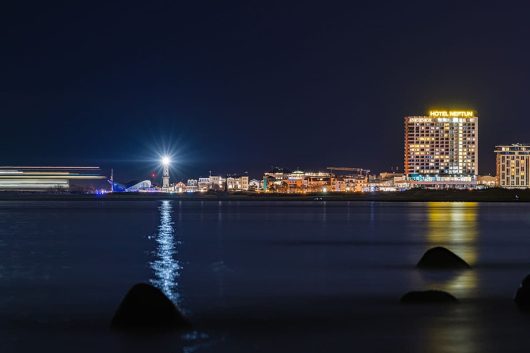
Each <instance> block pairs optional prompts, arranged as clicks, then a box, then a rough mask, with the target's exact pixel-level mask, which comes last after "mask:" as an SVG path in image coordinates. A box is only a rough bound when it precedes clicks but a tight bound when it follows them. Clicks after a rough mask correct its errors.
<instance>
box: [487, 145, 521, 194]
mask: <svg viewBox="0 0 530 353" xmlns="http://www.w3.org/2000/svg"><path fill="white" fill-rule="evenodd" d="M495 154H496V155H497V163H496V165H497V185H498V186H500V187H501V188H506V189H527V188H529V187H530V145H528V144H513V145H500V146H495Z"/></svg>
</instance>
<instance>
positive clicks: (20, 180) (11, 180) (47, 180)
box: [0, 166, 106, 191]
mask: <svg viewBox="0 0 530 353" xmlns="http://www.w3.org/2000/svg"><path fill="white" fill-rule="evenodd" d="M99 172H100V169H99V167H51V166H50V167H41V166H34V167H0V190H1V191H54V190H68V189H69V188H70V183H71V181H73V180H76V181H86V180H98V179H99V180H101V179H106V177H105V176H101V175H99Z"/></svg>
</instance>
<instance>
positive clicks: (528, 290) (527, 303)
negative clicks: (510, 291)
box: [514, 275, 530, 309]
mask: <svg viewBox="0 0 530 353" xmlns="http://www.w3.org/2000/svg"><path fill="white" fill-rule="evenodd" d="M514 300H515V302H516V303H517V305H519V307H520V308H523V309H530V275H528V276H526V277H525V278H524V279H523V282H521V286H520V287H519V288H518V289H517V293H515V298H514Z"/></svg>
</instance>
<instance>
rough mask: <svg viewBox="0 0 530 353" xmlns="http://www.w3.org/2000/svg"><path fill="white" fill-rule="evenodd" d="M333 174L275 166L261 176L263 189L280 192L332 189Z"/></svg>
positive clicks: (324, 190) (333, 184)
mask: <svg viewBox="0 0 530 353" xmlns="http://www.w3.org/2000/svg"><path fill="white" fill-rule="evenodd" d="M334 187H336V186H335V176H334V174H332V173H328V172H304V171H301V170H295V171H293V172H291V171H288V170H286V169H280V168H275V169H273V170H272V171H269V172H266V173H265V175H264V176H263V190H264V191H267V192H280V193H308V192H309V193H310V192H328V191H334V190H335V189H334Z"/></svg>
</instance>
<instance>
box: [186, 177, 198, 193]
mask: <svg viewBox="0 0 530 353" xmlns="http://www.w3.org/2000/svg"><path fill="white" fill-rule="evenodd" d="M197 191H199V182H198V181H197V179H188V181H187V183H186V192H197Z"/></svg>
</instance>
